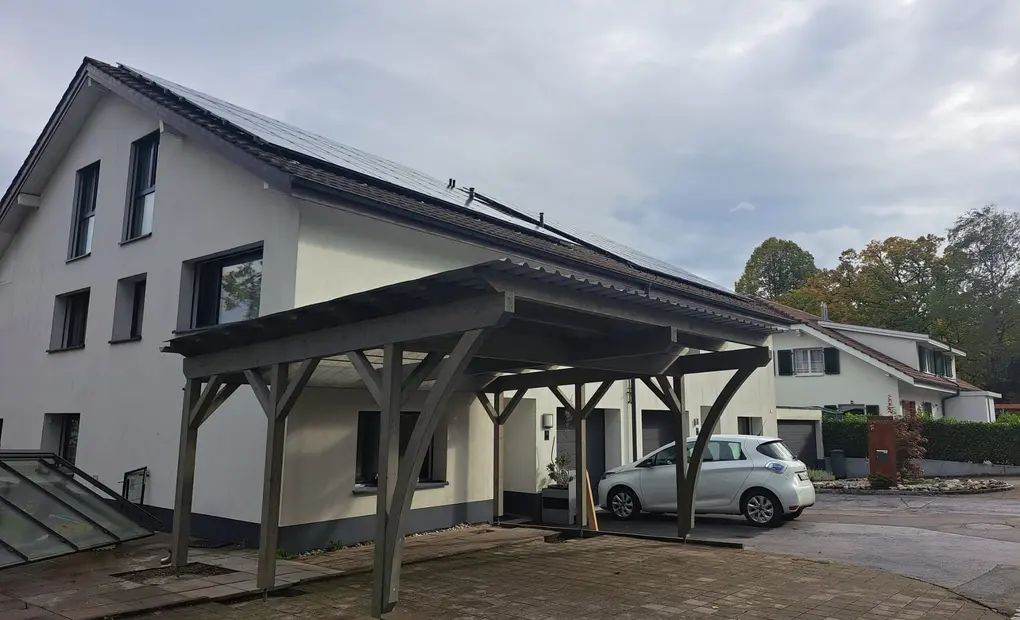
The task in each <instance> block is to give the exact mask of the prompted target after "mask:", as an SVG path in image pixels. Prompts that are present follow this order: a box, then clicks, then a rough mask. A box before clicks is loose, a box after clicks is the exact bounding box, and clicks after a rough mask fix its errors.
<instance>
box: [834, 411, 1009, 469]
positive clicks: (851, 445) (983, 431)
mask: <svg viewBox="0 0 1020 620" xmlns="http://www.w3.org/2000/svg"><path fill="white" fill-rule="evenodd" d="M921 433H922V434H923V435H924V436H925V438H927V439H928V443H926V444H925V446H924V447H925V449H926V450H927V455H926V456H925V458H929V459H934V460H939V461H958V462H964V463H968V462H969V463H983V462H985V461H989V462H991V463H994V464H996V465H1020V425H1017V424H989V423H987V422H958V421H956V420H952V419H945V418H944V419H942V420H927V421H925V422H924V427H923V429H922V431H921ZM822 438H823V440H824V442H825V452H826V455H828V453H829V452H830V451H831V450H836V449H841V450H843V451H844V453H845V454H846V456H847V457H848V458H867V456H868V422H867V420H866V419H864V418H850V419H830V418H826V419H825V420H823V421H822Z"/></svg>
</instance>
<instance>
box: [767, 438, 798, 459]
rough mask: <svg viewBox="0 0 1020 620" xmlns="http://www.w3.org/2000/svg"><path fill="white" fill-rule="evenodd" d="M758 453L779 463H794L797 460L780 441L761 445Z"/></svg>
mask: <svg viewBox="0 0 1020 620" xmlns="http://www.w3.org/2000/svg"><path fill="white" fill-rule="evenodd" d="M758 452H761V453H762V454H764V455H765V456H767V457H769V458H773V459H779V460H780V461H794V460H796V459H797V457H796V456H794V455H793V452H790V449H789V448H787V447H786V444H785V443H783V442H782V441H770V442H768V443H763V444H761V445H760V446H758Z"/></svg>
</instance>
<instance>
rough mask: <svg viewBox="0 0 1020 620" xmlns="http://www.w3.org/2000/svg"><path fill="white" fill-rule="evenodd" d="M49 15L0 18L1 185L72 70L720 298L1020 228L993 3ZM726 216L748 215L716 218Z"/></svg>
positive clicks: (1019, 126)
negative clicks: (562, 226)
mask: <svg viewBox="0 0 1020 620" xmlns="http://www.w3.org/2000/svg"><path fill="white" fill-rule="evenodd" d="M61 7H62V9H61V11H60V12H59V13H54V12H53V11H52V10H51V8H47V7H45V6H41V5H38V3H13V4H12V5H11V6H9V7H6V8H5V16H4V20H3V21H2V22H0V57H2V58H4V60H5V62H4V66H3V70H2V72H0V92H4V93H5V96H4V97H2V98H0V137H2V138H3V139H2V140H0V177H3V178H4V179H9V178H11V177H12V176H13V174H14V172H15V170H16V168H17V166H18V165H19V164H20V161H21V159H23V157H24V155H25V154H26V153H27V151H28V149H29V148H30V147H31V144H32V142H33V141H34V139H35V135H36V134H37V132H38V130H39V129H40V128H41V127H42V125H43V123H44V122H45V120H46V117H47V116H48V114H49V111H50V110H51V109H52V106H53V105H54V104H55V103H56V101H57V99H58V98H59V96H60V93H61V92H62V91H63V89H64V87H65V86H66V84H67V82H68V81H69V80H70V78H71V75H72V74H73V72H74V69H75V68H76V66H77V64H78V62H80V59H81V56H83V55H85V54H89V55H92V56H95V57H97V58H100V59H102V60H106V61H112V62H117V61H119V62H124V63H127V64H131V65H133V66H137V67H139V68H141V69H144V70H146V71H149V72H152V73H155V74H157V75H162V76H164V77H167V78H169V79H172V80H174V81H177V82H181V83H184V84H187V85H189V86H192V87H194V88H198V89H201V90H205V91H207V92H209V93H211V94H213V95H216V96H219V97H222V98H224V99H228V100H231V101H233V102H235V103H237V104H239V105H243V106H246V107H249V108H253V109H256V110H259V111H261V112H264V113H267V114H270V115H273V116H276V117H279V118H282V119H284V120H287V121H289V122H292V123H294V124H297V125H300V126H303V127H306V128H308V129H311V130H314V131H317V132H319V133H323V134H326V135H329V136H331V137H333V138H335V139H337V140H340V141H342V142H345V143H348V144H351V145H353V146H356V147H359V148H362V149H364V150H367V151H369V152H373V153H377V154H379V155H383V156H386V157H389V158H391V159H394V160H396V161H399V162H401V163H405V164H407V165H410V166H413V167H416V168H418V169H420V170H422V171H424V172H427V173H429V174H431V175H433V176H435V177H438V178H440V179H446V178H449V177H455V178H457V179H458V182H459V184H461V185H472V186H475V187H477V188H479V189H480V190H481V191H483V192H485V193H487V194H490V195H493V196H495V197H497V198H500V199H503V200H506V201H509V202H512V203H514V204H518V205H521V206H525V207H528V208H529V209H531V210H532V211H544V212H546V213H547V214H548V215H549V216H550V217H555V218H557V219H561V220H570V221H572V222H573V223H575V224H577V225H580V226H585V227H588V228H592V229H595V230H596V231H597V232H599V233H602V234H604V235H607V236H610V237H613V238H616V239H618V240H619V241H621V242H624V243H628V244H631V245H633V246H635V247H637V248H640V249H644V250H646V251H649V252H651V253H654V254H656V255H657V256H660V257H661V258H664V259H667V260H670V261H671V262H674V263H676V264H678V265H680V266H682V267H684V268H686V269H689V270H691V271H694V272H696V273H699V274H701V275H704V276H706V277H710V278H713V279H715V280H716V281H720V282H733V281H734V280H736V278H737V276H738V275H739V273H740V270H741V269H742V267H743V264H744V262H745V261H746V259H747V256H748V255H749V254H750V252H751V250H752V249H753V248H754V246H756V245H758V244H759V243H760V242H761V241H762V240H763V239H765V238H767V237H769V236H778V237H782V238H793V239H795V240H796V239H803V240H804V243H806V244H813V245H811V247H809V249H811V250H812V251H813V252H815V253H816V257H817V258H818V260H819V263H820V264H822V265H831V264H832V263H833V262H834V261H835V257H836V256H838V254H839V252H840V251H841V250H842V249H844V248H845V247H851V246H853V247H860V246H861V245H863V244H864V243H866V242H867V241H868V240H870V239H872V238H877V237H885V236H889V235H896V234H898V235H904V236H917V235H920V234H924V233H927V232H934V233H943V232H944V230H945V228H946V227H947V226H948V225H949V224H951V223H952V221H953V220H954V218H955V217H957V216H958V215H960V214H961V213H963V212H964V211H965V210H967V209H970V208H973V207H978V206H981V205H983V204H986V203H990V202H995V203H997V204H999V205H1001V206H1004V207H1006V208H1013V209H1015V208H1018V207H1020V184H1017V183H1016V175H1017V172H1016V171H1017V170H1018V169H1020V62H1018V58H1020V40H1018V39H1017V38H1016V37H1015V32H1016V30H1017V28H1018V27H1020V3H1016V2H1013V1H1012V0H972V1H971V2H967V3H962V4H961V3H959V2H957V1H956V0H926V1H925V2H913V3H909V2H898V3H894V2H888V1H886V0H859V1H854V2H847V1H842V0H818V1H815V2H802V1H800V0H742V1H740V2H731V1H723V0H720V1H719V2H698V1H696V0H689V1H677V0H648V1H640V2H629V3H625V4H621V3H616V2H610V1H609V0H563V1H561V2H541V1H540V0H529V1H524V0H521V1H514V2H511V1H510V0H497V1H495V2H493V3H491V4H489V5H487V7H486V10H485V11H479V10H477V8H476V6H475V3H474V2H470V1H469V0H435V1H433V2H427V3H426V2H413V1H411V0H402V1H400V0H394V1H393V2H387V3H338V2H332V1H329V0H306V1H305V2H303V3H302V5H301V7H302V8H301V11H287V10H284V9H281V8H279V7H278V5H276V4H274V3H270V2H268V1H262V2H254V3H252V2H245V3H242V2H240V0H221V1H220V2H215V3H208V2H204V3H199V2H197V1H195V0H180V1H178V2H174V3H171V2H169V0H153V1H152V2H146V3H137V2H129V1H127V0H109V1H108V2H104V3H101V4H100V5H97V6H92V5H88V6H86V5H85V4H82V3H65V4H62V5H61ZM196 12H200V13H201V14H202V15H203V19H202V20H199V21H195V20H193V19H192V18H191V16H193V15H194V14H196ZM41 30H45V31H46V32H47V35H48V37H47V40H48V43H47V45H45V46H39V45H36V43H37V41H35V40H34V38H33V37H34V36H35V35H34V34H33V33H36V32H39V31H41ZM742 203H747V204H751V205H768V217H755V218H750V217H733V215H732V213H739V214H741V215H743V214H745V213H749V212H748V211H746V210H744V209H742V208H740V205H741V204H742ZM734 205H737V206H736V207H734ZM834 231H835V232H834Z"/></svg>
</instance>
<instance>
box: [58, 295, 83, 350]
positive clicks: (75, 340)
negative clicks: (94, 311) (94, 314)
mask: <svg viewBox="0 0 1020 620" xmlns="http://www.w3.org/2000/svg"><path fill="white" fill-rule="evenodd" d="M88 316H89V290H88V289H85V290H84V291H77V292H75V293H68V294H66V295H59V296H57V300H56V303H55V304H54V308H53V330H52V331H51V333H50V348H49V350H50V351H61V350H66V349H80V348H82V347H84V346H85V329H86V325H87V323H88Z"/></svg>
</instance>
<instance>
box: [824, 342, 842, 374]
mask: <svg viewBox="0 0 1020 620" xmlns="http://www.w3.org/2000/svg"><path fill="white" fill-rule="evenodd" d="M825 374H827V375H838V374H839V349H837V348H836V347H826V348H825Z"/></svg>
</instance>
